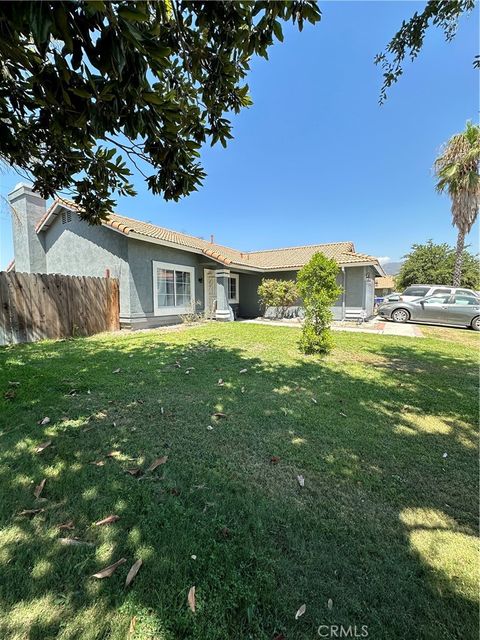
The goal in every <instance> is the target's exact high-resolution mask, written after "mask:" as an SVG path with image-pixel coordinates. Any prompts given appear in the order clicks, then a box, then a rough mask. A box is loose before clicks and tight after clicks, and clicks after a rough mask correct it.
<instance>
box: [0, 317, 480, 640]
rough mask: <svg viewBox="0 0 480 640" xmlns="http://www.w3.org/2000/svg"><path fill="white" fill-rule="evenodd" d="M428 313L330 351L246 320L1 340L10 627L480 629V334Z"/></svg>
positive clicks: (1, 473)
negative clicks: (305, 350)
mask: <svg viewBox="0 0 480 640" xmlns="http://www.w3.org/2000/svg"><path fill="white" fill-rule="evenodd" d="M422 331H423V332H424V334H427V333H428V337H426V338H424V339H412V338H396V337H391V336H382V335H368V334H360V333H357V334H355V333H340V332H338V333H336V334H335V341H336V347H335V350H334V351H333V353H332V354H331V355H330V356H329V357H327V358H325V359H319V358H306V357H302V356H301V355H299V353H298V351H297V348H296V341H297V339H298V330H297V329H291V328H285V327H268V326H258V325H242V324H240V323H238V324H233V325H218V324H209V325H204V326H198V327H196V328H191V329H184V330H180V331H173V332H172V331H164V332H147V333H137V334H133V335H128V334H127V335H120V336H115V335H101V336H96V337H93V338H89V339H76V340H70V341H63V342H44V343H39V344H30V345H18V346H14V347H5V348H2V349H0V390H1V393H2V397H1V400H0V402H1V403H3V404H2V406H1V410H0V416H1V423H2V424H1V427H0V478H1V483H0V571H1V576H2V579H1V581H0V637H1V638H2V640H3V639H5V640H7V639H8V640H26V639H27V638H28V640H50V639H53V638H55V639H57V638H58V639H61V640H67V639H68V640H93V639H95V640H97V639H98V640H100V639H107V638H108V639H114V640H117V639H118V640H119V639H122V640H124V639H125V638H127V637H128V638H131V640H134V639H141V640H146V639H151V640H153V639H156V640H177V639H179V640H180V639H182V640H183V639H196V640H230V639H232V640H237V639H252V640H253V639H254V640H273V639H274V638H277V639H280V638H285V639H286V640H293V639H306V640H307V639H313V638H315V637H320V636H319V635H318V633H317V629H318V627H319V625H331V624H333V625H343V627H345V628H346V627H348V626H349V625H352V630H353V626H354V625H355V626H356V630H357V633H361V627H362V625H367V626H368V633H369V636H368V637H370V638H375V639H388V640H390V639H393V638H395V639H396V640H397V639H402V638H405V639H407V638H408V639H411V638H421V639H422V640H423V639H430V638H431V639H432V640H441V639H447V638H448V639H450V638H458V639H462V640H467V639H469V638H476V637H477V629H478V614H477V606H478V574H477V566H478V557H479V554H478V538H477V526H478V521H477V517H478V509H477V496H478V479H477V453H478V452H477V440H476V426H477V417H478V405H477V393H478V377H477V367H478V339H477V338H478V336H476V335H475V334H473V332H467V331H465V332H463V331H455V332H454V335H455V336H456V341H455V342H453V341H452V339H451V336H450V334H449V333H445V332H444V331H445V330H440V329H435V328H429V329H427V330H426V329H422ZM447 331H448V330H447ZM188 368H191V369H190V372H189V373H187V370H188ZM117 369H120V371H119V372H118V373H114V372H115V371H116V370H117ZM244 369H246V370H247V371H246V372H244V373H242V370H244ZM220 379H222V380H223V381H224V384H223V385H222V384H218V381H219V380H220ZM11 383H15V384H11ZM17 383H18V384H17ZM5 393H6V395H7V397H6V398H5V399H4V398H3V395H4V394H5ZM11 396H13V397H11ZM215 412H222V413H225V414H226V416H227V417H226V418H223V417H212V415H213V414H214V413H215ZM46 416H48V417H50V419H51V421H50V423H49V424H46V425H43V426H42V425H39V424H38V422H39V421H40V420H41V419H42V418H44V417H46ZM209 425H210V426H212V427H213V429H212V430H209V429H207V426H209ZM46 440H52V444H51V446H49V447H48V448H47V449H45V450H44V451H43V452H42V453H35V448H36V446H37V445H38V444H39V443H41V442H42V441H46ZM112 450H113V451H115V452H116V453H114V455H113V456H112V457H106V454H107V453H109V452H111V451H112ZM445 454H447V455H446V456H445ZM164 455H167V456H168V461H167V462H166V464H164V465H162V466H160V467H158V468H157V469H156V470H155V471H153V472H146V473H145V474H144V475H143V476H141V477H138V478H137V477H133V476H131V475H129V474H127V473H125V470H126V469H127V468H131V467H135V466H140V467H142V468H143V469H145V468H146V467H148V465H149V464H150V463H151V462H152V460H154V459H155V458H157V457H160V456H164ZM272 456H277V457H278V458H279V460H278V462H277V463H276V464H273V463H272V462H271V457H272ZM98 461H101V463H102V465H103V466H97V465H95V464H92V462H98ZM298 475H302V476H304V478H305V486H304V487H301V486H300V485H299V483H298V482H297V479H296V478H297V476H298ZM43 478H46V484H45V488H44V491H43V493H42V495H41V497H40V499H39V500H37V499H35V498H34V496H33V489H34V487H35V486H36V485H38V483H39V482H40V481H41V480H42V479H43ZM32 508H42V509H44V511H42V512H40V513H38V514H37V515H35V516H33V517H23V516H20V515H19V512H21V511H22V510H23V509H32ZM109 514H116V515H119V516H120V519H119V520H118V521H117V522H116V523H114V524H111V525H107V526H103V527H96V526H93V523H94V522H95V521H97V520H99V519H101V518H104V517H105V516H107V515H109ZM69 520H73V522H74V525H75V529H74V530H73V531H67V532H65V531H64V532H60V531H59V529H58V525H59V524H60V523H65V522H67V521H69ZM65 536H67V537H68V536H70V537H72V536H76V537H78V538H79V539H81V540H83V541H88V542H90V543H93V545H94V546H77V547H73V546H62V545H61V544H59V542H58V538H59V537H65ZM192 556H196V559H193V558H192ZM122 557H124V558H126V559H127V562H126V563H125V564H124V565H122V566H121V567H119V568H118V569H117V571H116V572H115V573H114V574H113V575H112V576H111V577H110V578H106V579H104V580H96V579H95V578H92V577H91V575H92V574H93V573H95V572H96V571H99V570H100V569H102V568H103V567H105V566H106V565H109V564H111V563H112V562H115V561H116V560H118V559H120V558H122ZM139 558H141V559H142V560H143V566H142V568H141V569H140V571H139V573H138V575H137V577H136V578H135V580H134V582H133V583H132V585H131V586H130V587H129V588H128V589H125V588H124V582H125V577H126V574H127V572H128V569H129V567H130V566H131V565H132V564H133V562H134V561H135V560H136V559H139ZM193 585H195V587H196V612H195V613H192V612H191V611H190V610H189V608H188V606H187V594H188V591H189V589H190V587H191V586H193ZM302 604H306V612H305V614H304V615H303V616H301V617H300V618H299V619H298V620H295V613H296V611H297V610H298V609H299V607H300V606H301V605H302ZM132 619H134V622H133V623H132ZM130 625H131V631H130V632H129V628H130ZM327 628H328V627H327ZM327 628H326V627H322V630H321V631H322V633H325V632H326V629H327Z"/></svg>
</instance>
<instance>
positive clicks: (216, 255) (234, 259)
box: [37, 198, 383, 273]
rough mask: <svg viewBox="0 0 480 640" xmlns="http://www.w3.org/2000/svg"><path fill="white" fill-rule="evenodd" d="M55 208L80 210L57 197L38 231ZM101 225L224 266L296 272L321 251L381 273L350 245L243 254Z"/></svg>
mask: <svg viewBox="0 0 480 640" xmlns="http://www.w3.org/2000/svg"><path fill="white" fill-rule="evenodd" d="M56 205H60V206H63V207H67V208H69V209H73V210H74V211H77V212H78V211H79V210H80V208H79V207H78V205H77V204H76V203H75V202H72V201H71V200H65V199H64V198H58V199H57V200H55V202H54V203H53V205H52V206H51V207H49V209H48V211H47V212H46V214H45V216H43V217H42V219H41V220H40V222H39V223H38V225H37V232H38V231H40V230H41V229H42V228H44V227H47V226H48V223H49V218H50V217H52V216H53V215H55V213H54V210H55V206H56ZM103 224H104V226H109V227H111V228H113V229H115V230H116V231H119V232H120V233H123V234H125V235H127V236H131V235H133V234H134V235H135V236H136V237H138V236H142V237H144V238H145V240H148V239H152V240H158V241H160V242H165V243H168V244H172V245H176V246H178V247H180V248H182V247H184V248H186V249H192V250H194V251H196V252H198V253H203V254H204V255H206V256H208V257H210V258H212V259H213V260H216V261H217V262H220V263H222V264H225V265H227V266H229V265H237V266H238V267H243V268H246V269H253V270H259V271H275V270H278V269H281V270H285V269H292V270H295V269H298V268H300V267H302V266H303V265H305V264H306V263H307V262H308V261H309V260H310V258H311V257H312V256H313V255H314V254H315V253H318V252H321V253H323V254H324V255H326V256H327V257H328V258H333V259H334V260H336V262H337V263H338V264H340V265H346V264H348V265H352V264H357V263H358V264H373V265H375V266H377V267H378V268H379V273H382V272H383V271H382V270H381V267H380V266H379V263H378V260H377V258H375V257H373V256H369V255H367V254H364V253H357V252H356V251H355V247H354V244H353V242H332V243H328V244H312V245H306V246H300V247H285V248H283V249H268V250H266V251H251V252H242V251H238V250H237V249H232V248H231V247H225V246H223V245H219V244H216V243H212V242H208V241H207V240H203V239H202V238H197V237H196V236H190V235H188V234H186V233H180V232H178V231H172V230H171V229H166V228H165V227H159V226H158V225H155V224H151V223H150V222H142V221H141V220H135V219H133V218H127V217H126V216H121V215H118V214H116V213H111V214H110V215H109V216H108V218H107V219H106V220H105V221H104V222H103Z"/></svg>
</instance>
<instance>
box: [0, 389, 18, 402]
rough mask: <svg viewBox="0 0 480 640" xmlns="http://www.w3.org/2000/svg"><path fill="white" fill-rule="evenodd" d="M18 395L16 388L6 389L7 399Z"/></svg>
mask: <svg viewBox="0 0 480 640" xmlns="http://www.w3.org/2000/svg"><path fill="white" fill-rule="evenodd" d="M16 395H17V392H16V391H15V389H7V391H5V393H4V394H3V397H4V398H5V400H13V399H14V398H15V396H16Z"/></svg>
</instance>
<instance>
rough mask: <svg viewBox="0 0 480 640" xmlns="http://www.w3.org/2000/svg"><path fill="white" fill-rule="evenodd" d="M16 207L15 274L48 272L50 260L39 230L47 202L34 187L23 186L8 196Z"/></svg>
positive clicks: (13, 220)
mask: <svg viewBox="0 0 480 640" xmlns="http://www.w3.org/2000/svg"><path fill="white" fill-rule="evenodd" d="M7 197H8V202H9V203H10V206H11V208H12V210H11V216H12V231H13V250H14V255H15V271H17V272H18V273H21V272H24V273H45V272H46V270H47V260H46V255H45V249H44V247H43V243H42V238H41V237H40V236H39V235H37V232H36V231H35V227H36V225H37V224H38V222H39V220H40V218H41V217H42V216H43V215H44V213H45V211H46V204H47V203H46V201H45V200H44V199H43V198H42V197H41V196H40V195H39V194H38V193H35V191H33V189H32V187H31V186H29V185H27V184H24V183H23V182H21V183H19V184H17V185H16V187H14V189H13V191H11V193H9V194H8V196H7Z"/></svg>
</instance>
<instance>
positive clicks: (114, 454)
mask: <svg viewBox="0 0 480 640" xmlns="http://www.w3.org/2000/svg"><path fill="white" fill-rule="evenodd" d="M120 455H122V454H121V452H120V451H116V450H114V451H109V452H108V453H107V454H105V457H106V458H116V457H117V456H120Z"/></svg>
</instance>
